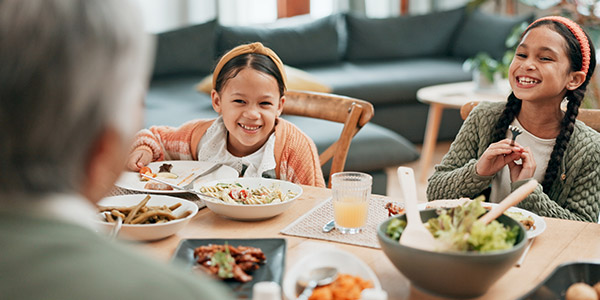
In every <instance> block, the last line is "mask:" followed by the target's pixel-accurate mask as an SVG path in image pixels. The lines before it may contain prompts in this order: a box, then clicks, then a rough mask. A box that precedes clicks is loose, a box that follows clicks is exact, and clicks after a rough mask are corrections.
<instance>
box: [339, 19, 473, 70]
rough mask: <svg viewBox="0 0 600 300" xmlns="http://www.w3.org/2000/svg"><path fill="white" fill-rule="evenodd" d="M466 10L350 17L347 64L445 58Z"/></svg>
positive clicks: (348, 20) (347, 22) (348, 22)
mask: <svg viewBox="0 0 600 300" xmlns="http://www.w3.org/2000/svg"><path fill="white" fill-rule="evenodd" d="M463 15H464V9H463V8H459V9H454V10H449V11H444V12H436V13H431V14H427V15H417V16H400V17H392V18H385V19H369V18H366V17H362V16H356V15H351V14H349V15H347V17H346V24H347V26H348V49H347V52H346V58H347V59H348V60H351V61H352V60H370V59H390V58H412V57H423V56H445V55H447V54H448V52H449V47H450V41H451V39H452V35H453V34H454V32H455V31H456V28H457V27H458V25H459V23H460V21H461V19H462V17H463Z"/></svg>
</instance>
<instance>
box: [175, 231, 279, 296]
mask: <svg viewBox="0 0 600 300" xmlns="http://www.w3.org/2000/svg"><path fill="white" fill-rule="evenodd" d="M225 243H227V244H229V245H231V246H234V247H238V246H251V247H256V248H260V249H261V250H262V251H263V253H264V254H265V257H266V262H265V264H264V265H261V266H260V268H258V270H255V271H253V272H251V273H249V275H250V276H252V280H251V281H249V282H245V283H243V282H238V281H234V280H224V281H223V282H224V283H225V284H226V285H227V286H228V287H229V288H231V290H232V291H233V293H234V294H235V295H236V296H237V298H238V299H252V286H254V284H255V283H257V282H261V281H274V282H277V283H278V284H280V285H281V281H282V279H283V272H284V270H285V251H286V242H285V239H187V240H182V241H181V242H180V243H179V246H177V249H176V250H175V254H174V255H173V260H177V261H179V263H183V266H184V267H187V268H189V269H193V268H194V267H195V266H197V265H198V263H196V258H194V249H196V248H197V247H200V246H208V245H210V244H216V245H223V244H225ZM199 272H203V271H199Z"/></svg>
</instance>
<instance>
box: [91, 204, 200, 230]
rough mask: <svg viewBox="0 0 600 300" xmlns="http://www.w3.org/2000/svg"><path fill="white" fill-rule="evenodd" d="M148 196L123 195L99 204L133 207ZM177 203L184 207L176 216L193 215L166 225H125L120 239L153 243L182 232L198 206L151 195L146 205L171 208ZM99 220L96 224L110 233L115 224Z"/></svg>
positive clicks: (181, 207)
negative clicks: (186, 213) (187, 213)
mask: <svg viewBox="0 0 600 300" xmlns="http://www.w3.org/2000/svg"><path fill="white" fill-rule="evenodd" d="M144 197H146V195H121V196H112V197H107V198H104V199H102V200H100V201H99V202H98V205H99V206H133V205H136V204H138V203H140V201H142V199H144ZM176 203H181V204H182V205H181V206H180V207H179V208H177V209H175V210H174V211H173V212H174V214H175V215H176V216H179V215H181V214H183V213H184V212H186V211H191V212H192V213H191V214H190V215H189V216H187V217H185V218H183V219H177V220H173V221H169V222H166V223H160V224H123V225H122V227H121V231H120V232H119V236H118V237H119V238H120V239H127V240H137V241H151V240H158V239H162V238H166V237H168V236H171V235H173V234H175V233H177V232H178V231H179V230H181V229H182V228H183V227H184V226H185V225H186V224H187V223H189V222H190V220H191V219H192V218H193V217H194V216H195V215H196V213H197V212H198V206H197V205H196V204H195V203H194V202H191V201H188V200H184V199H181V198H177V197H171V196H166V195H151V198H150V200H148V203H147V204H146V205H148V206H162V205H167V206H171V205H173V204H176ZM98 218H99V220H96V222H97V223H98V224H99V226H101V227H102V229H103V230H105V231H106V232H109V231H110V230H111V229H112V228H113V226H114V224H113V223H108V222H106V221H104V218H103V217H102V216H101V215H99V216H98Z"/></svg>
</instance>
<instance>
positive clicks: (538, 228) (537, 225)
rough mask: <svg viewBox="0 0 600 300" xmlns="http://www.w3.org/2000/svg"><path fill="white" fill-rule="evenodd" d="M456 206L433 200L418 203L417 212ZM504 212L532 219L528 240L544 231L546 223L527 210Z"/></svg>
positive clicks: (485, 205)
mask: <svg viewBox="0 0 600 300" xmlns="http://www.w3.org/2000/svg"><path fill="white" fill-rule="evenodd" d="M458 204H459V202H458V201H457V200H435V201H431V202H425V203H419V210H423V209H427V208H438V207H441V208H449V207H454V206H457V205H458ZM482 205H483V207H485V208H487V209H491V208H492V207H494V206H496V205H498V204H497V203H489V202H485V203H482ZM506 211H509V212H518V213H521V214H523V216H525V217H529V216H530V217H531V218H533V225H534V228H532V229H529V230H528V231H527V238H529V239H531V238H534V237H536V236H538V235H540V234H541V233H542V232H544V230H546V221H544V219H542V218H541V217H540V216H538V215H536V214H534V213H532V212H530V211H528V210H525V209H522V208H519V207H516V206H513V207H510V208H509V209H507V210H506Z"/></svg>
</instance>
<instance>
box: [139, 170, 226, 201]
mask: <svg viewBox="0 0 600 300" xmlns="http://www.w3.org/2000/svg"><path fill="white" fill-rule="evenodd" d="M140 175H142V176H143V177H146V178H147V179H150V180H154V181H156V182H160V183H162V184H166V185H168V186H170V187H172V188H174V189H178V190H180V191H185V192H188V193H192V194H196V195H198V197H200V198H209V199H211V200H213V201H219V202H222V201H223V200H221V199H219V198H215V197H213V196H209V195H207V194H204V193H201V192H199V191H196V190H193V189H186V188H183V187H180V186H178V185H176V184H172V183H170V182H167V181H164V180H162V179H158V178H155V177H152V176H148V175H146V174H140Z"/></svg>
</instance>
